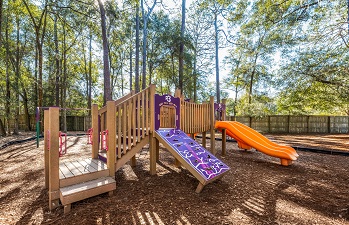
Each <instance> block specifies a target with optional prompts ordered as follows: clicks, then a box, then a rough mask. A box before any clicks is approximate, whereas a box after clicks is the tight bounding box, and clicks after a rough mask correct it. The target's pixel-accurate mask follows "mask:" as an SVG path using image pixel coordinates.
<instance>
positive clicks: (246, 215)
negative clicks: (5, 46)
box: [0, 135, 349, 225]
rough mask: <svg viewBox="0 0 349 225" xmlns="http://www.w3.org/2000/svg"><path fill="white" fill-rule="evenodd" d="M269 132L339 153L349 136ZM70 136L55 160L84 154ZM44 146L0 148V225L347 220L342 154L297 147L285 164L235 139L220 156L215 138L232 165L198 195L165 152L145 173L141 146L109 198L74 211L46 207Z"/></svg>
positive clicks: (346, 170) (347, 169)
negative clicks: (243, 147)
mask: <svg viewBox="0 0 349 225" xmlns="http://www.w3.org/2000/svg"><path fill="white" fill-rule="evenodd" d="M268 137H269V138H271V139H274V140H276V141H277V142H279V143H287V144H289V145H295V144H299V145H307V146H308V145H309V146H313V145H317V146H321V147H323V148H327V146H329V148H331V149H332V148H334V147H336V148H338V149H340V150H346V149H347V147H348V140H349V139H348V137H349V136H348V135H338V136H332V137H330V136H327V135H325V136H321V135H320V136H318V135H300V136H296V135H295V136H294V138H292V136H289V135H273V136H268ZM329 138H330V139H331V140H332V141H329ZM68 139H69V143H68V153H67V155H65V156H64V157H62V158H61V161H65V160H67V161H69V160H71V159H73V158H79V157H86V158H88V157H90V151H91V150H90V148H91V147H90V145H86V141H87V140H86V137H85V136H80V137H69V138H68ZM333 140H335V141H333ZM198 141H199V142H200V141H201V139H198ZM208 143H209V141H208ZM314 143H316V144H314ZM42 145H43V143H42V141H41V143H40V147H39V148H36V144H35V141H30V142H25V143H21V144H16V145H12V146H8V147H6V148H4V149H2V150H1V151H0V224H340V225H348V224H349V182H348V181H349V157H346V156H336V155H326V154H318V153H311V152H302V151H299V152H298V153H299V155H300V156H299V158H298V160H297V161H295V162H294V163H293V164H292V165H291V166H288V167H283V166H281V165H280V163H279V160H278V159H276V158H272V157H270V156H267V155H264V154H262V153H261V152H258V151H255V150H252V151H244V150H239V149H238V148H237V144H236V143H233V142H228V143H227V149H228V151H227V155H226V156H224V157H222V156H221V142H220V141H217V142H216V146H215V147H216V149H217V151H218V153H217V157H219V158H221V159H222V161H223V162H224V163H226V164H227V165H228V166H230V168H231V170H230V171H229V172H228V173H227V174H226V175H225V176H223V177H222V178H221V179H220V180H217V181H215V182H213V183H211V184H209V185H207V186H206V187H204V189H203V191H202V192H201V193H200V194H196V193H195V188H196V186H197V184H198V181H197V180H196V179H195V178H194V177H193V176H192V175H191V174H190V173H189V172H188V170H186V169H185V168H176V167H175V166H174V158H173V157H172V156H171V154H170V153H169V152H168V151H167V150H166V149H163V148H162V149H161V151H160V162H159V163H158V164H157V174H156V175H155V176H150V175H149V172H148V171H149V151H148V149H147V148H144V149H143V150H142V151H141V152H140V153H139V154H137V159H138V160H137V166H136V167H134V168H132V167H131V166H129V165H125V166H124V167H123V168H122V169H120V170H119V171H117V173H116V181H117V189H116V190H115V191H114V195H113V196H108V194H103V195H99V196H96V197H93V198H89V199H86V200H83V201H80V202H76V203H73V205H72V212H71V213H70V214H67V215H64V214H63V207H59V208H58V209H56V210H53V211H52V212H50V211H49V209H48V195H47V190H45V189H44V170H43V168H44V166H43V149H42Z"/></svg>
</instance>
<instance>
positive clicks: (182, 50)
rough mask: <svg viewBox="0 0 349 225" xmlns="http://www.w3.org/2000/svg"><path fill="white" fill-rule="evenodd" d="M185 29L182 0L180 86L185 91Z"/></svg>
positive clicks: (183, 2) (183, 1)
mask: <svg viewBox="0 0 349 225" xmlns="http://www.w3.org/2000/svg"><path fill="white" fill-rule="evenodd" d="M184 31H185V0H182V25H181V43H180V46H179V70H178V71H179V76H178V88H179V89H180V90H181V93H183V73H184V71H183V69H184V62H183V58H184Z"/></svg>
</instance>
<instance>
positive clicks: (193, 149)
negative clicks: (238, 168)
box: [156, 128, 230, 181]
mask: <svg viewBox="0 0 349 225" xmlns="http://www.w3.org/2000/svg"><path fill="white" fill-rule="evenodd" d="M156 133H157V134H158V135H159V136H161V138H162V139H163V140H164V141H166V142H167V143H168V144H169V145H170V146H171V147H172V149H173V150H174V151H176V152H177V153H178V154H179V155H180V156H181V157H182V158H183V159H184V160H185V161H186V162H187V163H188V164H189V165H190V166H191V167H193V168H194V169H195V170H196V171H197V172H199V173H200V174H201V176H202V177H203V178H205V180H206V181H209V180H211V179H213V178H215V177H217V176H220V175H222V174H223V173H225V172H227V171H228V170H229V169H230V168H229V167H228V166H227V165H226V164H224V163H223V162H222V161H220V160H219V159H217V158H216V157H215V156H214V155H213V154H211V153H210V152H209V151H208V150H206V149H205V148H203V147H202V146H201V145H200V144H198V143H197V142H196V141H194V140H193V139H192V138H190V137H188V135H187V134H186V133H184V132H183V131H182V130H180V129H168V128H167V129H158V130H157V131H156Z"/></svg>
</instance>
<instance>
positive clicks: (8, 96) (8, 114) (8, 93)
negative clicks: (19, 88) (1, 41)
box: [5, 23, 11, 135]
mask: <svg viewBox="0 0 349 225" xmlns="http://www.w3.org/2000/svg"><path fill="white" fill-rule="evenodd" d="M5 38H6V43H8V38H9V34H8V23H6V31H5ZM9 54H10V53H9V50H8V47H6V57H5V65H6V104H5V112H6V127H7V133H8V135H10V134H11V131H10V119H11V110H10V102H11V90H10V82H11V81H10V71H9Z"/></svg>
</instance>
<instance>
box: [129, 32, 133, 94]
mask: <svg viewBox="0 0 349 225" xmlns="http://www.w3.org/2000/svg"><path fill="white" fill-rule="evenodd" d="M131 37H132V34H131ZM130 42H131V43H130V58H129V59H130V79H129V83H130V91H132V73H133V72H132V38H131V40H130Z"/></svg>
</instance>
